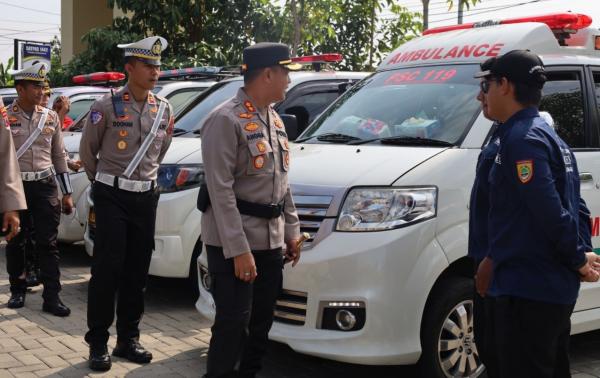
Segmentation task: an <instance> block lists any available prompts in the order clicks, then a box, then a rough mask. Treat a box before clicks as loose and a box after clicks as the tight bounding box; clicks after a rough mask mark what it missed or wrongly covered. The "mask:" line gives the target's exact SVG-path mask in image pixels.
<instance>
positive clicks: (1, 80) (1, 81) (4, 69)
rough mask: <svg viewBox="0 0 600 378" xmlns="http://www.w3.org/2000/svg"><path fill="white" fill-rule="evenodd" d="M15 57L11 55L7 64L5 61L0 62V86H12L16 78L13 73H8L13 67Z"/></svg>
mask: <svg viewBox="0 0 600 378" xmlns="http://www.w3.org/2000/svg"><path fill="white" fill-rule="evenodd" d="M13 64H14V58H13V57H10V58H9V59H8V63H6V66H5V65H4V63H0V87H12V86H13V84H14V80H13V78H12V76H11V75H9V74H8V70H9V69H11V68H12V67H13Z"/></svg>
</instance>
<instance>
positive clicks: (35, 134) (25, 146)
mask: <svg viewBox="0 0 600 378" xmlns="http://www.w3.org/2000/svg"><path fill="white" fill-rule="evenodd" d="M42 112H43V113H42V116H41V117H40V121H39V122H38V125H37V128H36V129H35V130H34V131H33V133H32V134H31V135H30V136H29V138H27V140H26V141H25V143H23V144H22V145H21V147H19V149H18V150H17V160H18V159H20V158H21V156H23V154H24V153H25V151H27V150H28V149H29V147H31V145H32V144H33V142H35V140H36V139H37V138H38V136H40V134H41V133H42V129H43V128H44V125H45V124H46V118H48V109H46V108H43V109H42Z"/></svg>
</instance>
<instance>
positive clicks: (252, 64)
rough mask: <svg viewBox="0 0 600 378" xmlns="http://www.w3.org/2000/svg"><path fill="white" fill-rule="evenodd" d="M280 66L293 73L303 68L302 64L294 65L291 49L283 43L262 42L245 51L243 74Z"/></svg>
mask: <svg viewBox="0 0 600 378" xmlns="http://www.w3.org/2000/svg"><path fill="white" fill-rule="evenodd" d="M278 65H279V66H283V67H285V68H287V69H289V70H291V71H298V70H299V69H300V68H302V65H301V64H297V63H292V58H291V57H290V49H289V48H288V47H287V46H286V45H284V44H282V43H273V42H260V43H257V44H255V45H252V46H249V47H246V48H245V49H244V54H243V64H242V72H246V71H251V70H254V69H257V68H265V67H272V66H278Z"/></svg>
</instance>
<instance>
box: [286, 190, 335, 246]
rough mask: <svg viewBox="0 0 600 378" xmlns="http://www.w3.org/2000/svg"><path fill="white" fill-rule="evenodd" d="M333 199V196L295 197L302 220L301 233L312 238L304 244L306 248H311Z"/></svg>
mask: <svg viewBox="0 0 600 378" xmlns="http://www.w3.org/2000/svg"><path fill="white" fill-rule="evenodd" d="M332 199H333V197H331V196H302V195H297V196H296V195H295V196H294V203H295V204H296V210H297V211H298V217H299V218H300V232H307V233H308V234H309V235H310V238H309V239H308V240H307V241H306V242H305V243H304V248H310V247H311V245H312V243H313V241H314V238H315V235H316V234H317V232H319V229H320V228H321V223H322V222H323V219H325V216H326V214H327V209H329V205H330V204H331V201H332Z"/></svg>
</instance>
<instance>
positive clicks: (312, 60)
mask: <svg viewBox="0 0 600 378" xmlns="http://www.w3.org/2000/svg"><path fill="white" fill-rule="evenodd" d="M343 59H344V57H343V56H342V54H337V53H329V54H320V55H307V56H297V57H295V58H292V62H293V63H299V64H324V63H339V62H341V61H342V60H343Z"/></svg>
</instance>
